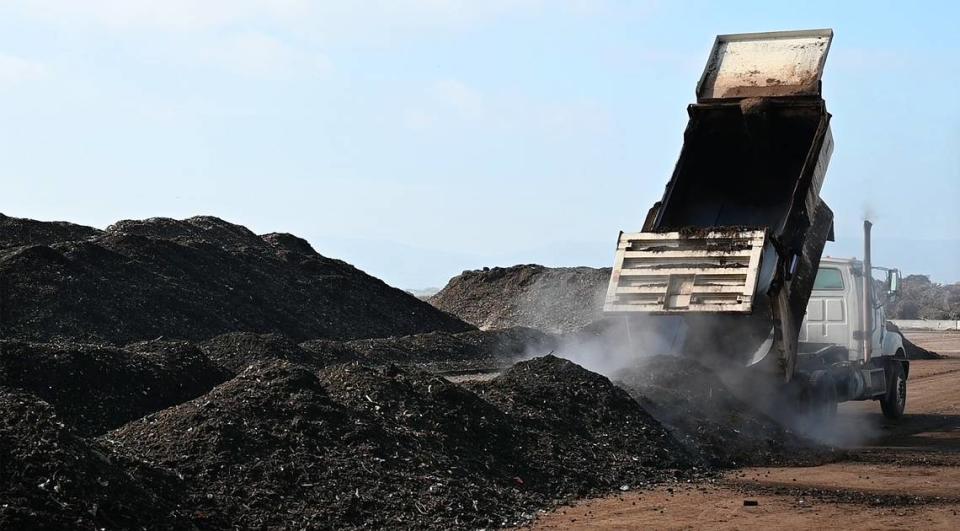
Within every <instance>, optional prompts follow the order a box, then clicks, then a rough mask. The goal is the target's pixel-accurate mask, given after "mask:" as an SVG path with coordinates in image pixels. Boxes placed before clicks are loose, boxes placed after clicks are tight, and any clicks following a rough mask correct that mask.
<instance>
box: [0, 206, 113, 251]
mask: <svg viewBox="0 0 960 531" xmlns="http://www.w3.org/2000/svg"><path fill="white" fill-rule="evenodd" d="M101 233H102V231H100V230H97V229H95V228H93V227H84V226H83V225H75V224H73V223H67V222H65V221H35V220H32V219H24V218H11V217H10V216H4V215H3V214H0V249H8V248H11V247H20V246H23V245H50V244H52V243H57V242H71V241H77V240H85V239H87V238H92V237H94V236H97V235H99V234H101Z"/></svg>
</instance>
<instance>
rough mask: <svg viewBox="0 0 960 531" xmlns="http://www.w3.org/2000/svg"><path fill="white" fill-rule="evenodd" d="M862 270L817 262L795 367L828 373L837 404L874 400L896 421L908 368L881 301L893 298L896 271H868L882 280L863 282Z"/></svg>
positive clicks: (857, 264)
mask: <svg viewBox="0 0 960 531" xmlns="http://www.w3.org/2000/svg"><path fill="white" fill-rule="evenodd" d="M868 237H869V236H868ZM867 267H870V266H869V265H868V266H867ZM864 269H865V267H864V263H863V262H862V261H860V260H857V259H855V258H832V257H823V258H821V260H820V266H819V268H818V270H817V275H816V279H815V280H814V284H813V290H812V292H811V294H810V301H809V303H808V304H807V311H806V316H805V317H804V320H803V324H802V325H801V327H800V334H799V350H800V352H801V354H800V362H799V365H800V367H799V368H800V370H801V371H803V372H805V373H807V374H814V373H818V372H819V373H823V374H825V375H829V380H830V381H831V382H832V383H833V384H834V385H835V386H836V394H835V396H836V401H838V402H842V401H846V400H879V401H880V403H881V407H882V409H883V413H884V415H886V416H887V417H889V418H899V417H900V416H902V415H903V410H904V407H905V405H906V381H907V376H908V375H909V372H910V365H909V362H908V361H907V359H906V354H905V349H904V347H903V337H902V336H901V335H900V334H899V333H898V332H894V331H890V330H887V327H886V322H887V318H886V314H885V312H884V309H883V302H885V301H887V300H888V299H889V298H891V297H895V296H896V295H897V292H898V290H899V286H900V273H899V271H897V270H896V269H887V268H875V267H870V270H871V273H872V271H873V270H881V271H885V272H886V277H887V278H886V281H885V282H880V281H877V280H875V279H874V277H873V275H872V274H871V275H870V276H869V279H870V281H869V282H864ZM864 289H870V290H871V292H870V293H867V294H865V293H864ZM865 295H866V296H865ZM865 314H866V315H865ZM864 329H867V333H866V334H865V333H864ZM866 338H869V340H866Z"/></svg>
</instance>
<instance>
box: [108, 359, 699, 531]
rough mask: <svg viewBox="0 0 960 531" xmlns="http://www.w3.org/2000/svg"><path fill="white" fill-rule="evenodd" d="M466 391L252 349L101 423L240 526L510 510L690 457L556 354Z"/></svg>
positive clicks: (656, 471)
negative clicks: (206, 377)
mask: <svg viewBox="0 0 960 531" xmlns="http://www.w3.org/2000/svg"><path fill="white" fill-rule="evenodd" d="M477 391H478V393H475V392H474V391H471V390H470V389H467V388H465V387H463V386H460V385H457V384H453V383H450V382H447V381H446V380H444V379H442V378H439V377H437V376H435V375H432V374H429V373H425V372H421V371H416V370H403V369H401V368H399V367H396V366H391V365H380V366H369V365H364V364H356V363H352V364H341V365H335V366H331V367H328V368H326V369H323V370H321V371H320V372H319V373H318V374H315V373H314V372H312V371H310V370H307V369H306V368H304V367H302V366H299V365H295V364H291V363H289V362H287V361H283V360H279V361H271V362H261V363H256V364H254V365H252V366H250V367H249V368H247V369H246V370H245V371H244V372H243V373H241V374H240V375H238V376H237V377H236V378H234V379H233V380H230V381H229V382H226V383H224V384H222V385H220V386H218V387H217V388H215V389H214V390H213V391H211V392H210V393H208V394H206V395H204V396H202V397H199V398H197V399H194V400H192V401H190V402H187V403H185V404H181V405H179V406H176V407H173V408H170V409H167V410H164V411H161V412H159V413H156V414H154V415H150V416H148V417H146V418H144V419H142V420H139V421H136V422H133V423H130V424H128V425H126V426H124V427H123V428H121V429H119V430H117V431H115V432H112V433H111V434H110V435H109V438H110V439H111V440H113V441H116V443H117V445H118V448H120V449H121V450H120V451H121V452H123V453H126V454H127V455H130V456H136V457H137V458H142V459H145V460H146V461H148V462H150V463H152V464H153V465H155V466H158V467H160V468H161V469H164V470H170V471H171V472H173V473H175V474H177V475H182V476H183V478H184V481H185V483H186V484H187V485H188V488H187V495H186V497H187V500H188V501H187V504H188V506H191V507H195V508H197V509H195V510H194V511H193V514H194V515H195V523H197V524H198V525H212V524H210V523H209V522H206V521H203V516H204V515H210V516H211V517H217V518H222V519H223V521H227V522H230V524H231V525H235V526H239V527H242V528H250V527H255V528H262V527H270V526H276V527H289V528H303V527H338V528H358V527H417V528H437V529H439V528H444V529H445V528H450V527H486V526H509V525H516V524H521V523H523V522H525V521H528V520H529V519H530V518H532V515H533V514H534V512H535V510H536V509H538V508H542V507H545V506H549V505H551V504H553V503H556V502H559V501H563V500H567V499H570V498H571V497H575V496H584V495H588V494H600V493H603V492H608V491H610V490H612V489H615V488H619V487H621V486H624V485H626V486H628V488H629V486H639V485H645V484H649V483H651V482H655V481H663V480H666V479H670V478H674V477H676V476H677V474H678V473H679V472H678V471H677V470H676V469H678V468H688V467H689V465H690V463H691V459H690V458H689V456H688V455H687V453H686V452H685V451H684V450H683V447H682V446H681V444H680V443H679V442H677V441H676V440H675V439H674V438H673V437H671V436H670V435H669V433H667V432H666V430H664V429H663V428H662V427H661V426H660V424H659V423H658V422H657V421H656V420H654V419H653V418H652V417H650V416H649V415H647V414H646V413H645V412H644V411H643V409H642V408H641V407H640V406H639V404H637V402H636V401H634V400H633V399H632V398H630V397H629V396H628V395H627V394H626V393H624V392H623V391H622V390H620V389H618V388H616V387H615V386H613V385H612V384H611V383H610V382H609V380H607V379H605V378H603V377H601V376H598V375H595V374H593V373H590V372H589V371H586V370H584V369H582V368H580V367H577V366H575V365H573V364H571V363H570V362H567V361H565V360H561V359H558V358H554V357H552V356H548V357H545V358H539V359H535V360H532V361H529V362H524V363H520V364H518V365H516V366H515V367H514V368H512V369H510V370H508V371H507V372H505V373H504V374H503V375H501V376H500V377H498V378H496V379H494V380H493V381H492V382H490V383H488V384H484V385H479V386H478V387H477ZM538 409H540V410H542V412H538V411H537V410H538ZM196 515H200V516H196Z"/></svg>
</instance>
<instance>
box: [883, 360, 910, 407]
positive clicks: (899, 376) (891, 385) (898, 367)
mask: <svg viewBox="0 0 960 531" xmlns="http://www.w3.org/2000/svg"><path fill="white" fill-rule="evenodd" d="M887 367H888V368H889V369H890V375H889V376H888V377H887V393H886V394H885V395H883V398H881V399H880V409H882V410H883V416H884V417H887V418H888V419H892V420H896V419H899V418H900V417H902V416H903V410H904V409H906V407H907V376H906V374H904V372H903V365H902V364H901V363H900V362H899V361H896V360H894V361H891V362H890V363H889V365H887Z"/></svg>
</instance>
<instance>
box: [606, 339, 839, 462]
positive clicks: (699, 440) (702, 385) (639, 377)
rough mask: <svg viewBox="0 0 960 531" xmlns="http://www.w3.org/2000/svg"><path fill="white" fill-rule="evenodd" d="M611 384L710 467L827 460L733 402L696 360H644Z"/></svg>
mask: <svg viewBox="0 0 960 531" xmlns="http://www.w3.org/2000/svg"><path fill="white" fill-rule="evenodd" d="M613 379H614V381H616V382H617V383H618V385H621V386H622V387H624V388H625V389H627V390H629V392H630V394H631V395H633V396H634V397H635V398H637V400H638V401H639V402H640V403H641V404H642V405H643V406H644V408H645V409H646V410H647V411H649V412H650V414H652V415H653V416H655V417H656V418H657V419H658V420H659V421H660V422H662V423H663V424H664V425H666V426H667V427H669V428H670V430H671V432H672V433H673V434H674V436H676V437H677V438H678V439H679V440H681V441H682V442H683V443H684V445H685V446H686V447H687V448H688V449H689V450H690V452H691V453H694V454H695V455H698V456H700V457H701V458H702V459H703V460H705V461H706V462H707V463H708V464H710V465H711V466H716V467H733V466H749V465H770V464H777V463H787V462H789V463H797V462H805V461H817V460H822V459H824V458H827V457H829V455H830V450H829V449H826V448H823V447H821V446H819V445H817V444H814V443H812V442H811V441H809V440H807V439H805V438H802V437H800V436H798V435H796V434H794V433H793V432H791V431H790V430H788V429H787V428H785V427H784V426H783V425H782V424H780V423H778V422H776V421H775V420H773V419H772V418H771V417H770V416H768V415H767V414H766V413H764V412H763V411H762V410H761V409H760V408H758V407H755V406H752V405H750V404H747V403H746V402H744V401H742V400H740V399H739V398H737V397H736V396H735V395H734V394H733V393H732V392H731V391H730V389H729V388H728V387H727V386H726V385H724V383H723V382H722V381H721V380H720V378H719V377H718V375H717V374H715V373H713V372H712V371H710V370H708V369H706V368H705V367H703V366H702V365H699V364H698V363H696V362H695V361H694V360H690V359H684V358H680V357H675V356H653V357H650V358H643V359H641V360H638V363H637V365H636V366H635V367H631V368H627V369H623V370H621V371H619V372H618V373H617V374H615V375H614V376H613Z"/></svg>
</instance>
